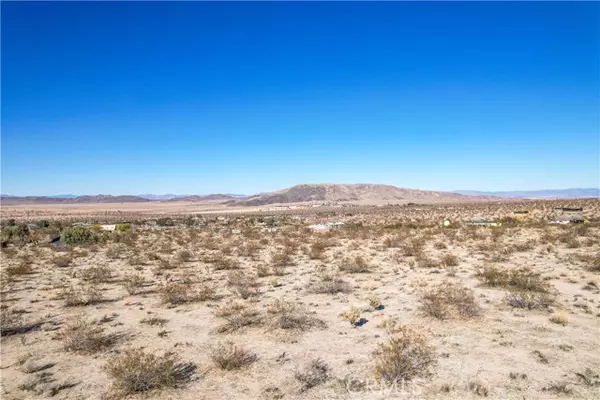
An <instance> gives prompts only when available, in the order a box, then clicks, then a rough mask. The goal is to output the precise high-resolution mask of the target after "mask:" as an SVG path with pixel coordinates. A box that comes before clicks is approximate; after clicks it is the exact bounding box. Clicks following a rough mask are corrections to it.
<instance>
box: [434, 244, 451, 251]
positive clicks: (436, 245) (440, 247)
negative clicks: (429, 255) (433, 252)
mask: <svg viewBox="0 0 600 400" xmlns="http://www.w3.org/2000/svg"><path fill="white" fill-rule="evenodd" d="M433 247H434V248H435V249H438V250H445V249H447V248H448V246H447V245H446V243H444V242H435V243H434V244H433Z"/></svg>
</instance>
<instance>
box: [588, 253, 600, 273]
mask: <svg viewBox="0 0 600 400" xmlns="http://www.w3.org/2000/svg"><path fill="white" fill-rule="evenodd" d="M585 260H586V261H587V267H586V268H587V270H588V271H591V272H600V254H597V255H596V256H591V257H586V258H585Z"/></svg>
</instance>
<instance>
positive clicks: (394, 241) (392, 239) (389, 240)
mask: <svg viewBox="0 0 600 400" xmlns="http://www.w3.org/2000/svg"><path fill="white" fill-rule="evenodd" d="M401 244H402V238H401V237H400V236H388V237H386V238H385V239H384V240H383V245H384V246H385V247H389V248H393V247H400V245H401Z"/></svg>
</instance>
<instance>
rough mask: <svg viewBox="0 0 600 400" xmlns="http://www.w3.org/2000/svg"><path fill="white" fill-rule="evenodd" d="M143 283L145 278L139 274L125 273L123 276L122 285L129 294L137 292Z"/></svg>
mask: <svg viewBox="0 0 600 400" xmlns="http://www.w3.org/2000/svg"><path fill="white" fill-rule="evenodd" d="M145 284H146V279H145V278H144V277H143V276H141V275H137V274H133V275H125V277H124V278H123V287H124V288H125V290H126V291H127V293H129V294H131V295H134V294H137V293H138V292H139V291H140V289H141V288H142V287H143V286H144V285H145Z"/></svg>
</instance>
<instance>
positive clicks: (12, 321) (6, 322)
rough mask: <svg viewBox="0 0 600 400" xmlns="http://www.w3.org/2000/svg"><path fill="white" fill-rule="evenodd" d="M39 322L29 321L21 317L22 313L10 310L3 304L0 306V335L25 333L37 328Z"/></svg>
mask: <svg viewBox="0 0 600 400" xmlns="http://www.w3.org/2000/svg"><path fill="white" fill-rule="evenodd" d="M40 325H41V323H38V322H36V323H30V322H27V321H25V320H24V319H23V314H22V313H20V312H17V311H16V310H11V309H9V308H8V307H6V306H5V305H3V306H2V307H0V336H11V335H16V334H19V333H26V332H29V331H31V330H33V329H35V328H38V327H39V326H40Z"/></svg>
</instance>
